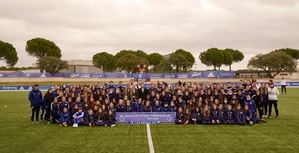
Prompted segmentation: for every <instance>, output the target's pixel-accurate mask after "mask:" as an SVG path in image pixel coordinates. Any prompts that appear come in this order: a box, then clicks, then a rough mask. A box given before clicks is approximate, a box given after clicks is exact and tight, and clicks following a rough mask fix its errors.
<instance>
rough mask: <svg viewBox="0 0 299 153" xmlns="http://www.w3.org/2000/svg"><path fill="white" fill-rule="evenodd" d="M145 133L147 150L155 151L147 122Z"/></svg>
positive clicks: (152, 152)
mask: <svg viewBox="0 0 299 153" xmlns="http://www.w3.org/2000/svg"><path fill="white" fill-rule="evenodd" d="M146 133H147V141H148V147H149V152H150V153H155V150H154V144H153V139H152V133H151V128H150V125H149V124H146Z"/></svg>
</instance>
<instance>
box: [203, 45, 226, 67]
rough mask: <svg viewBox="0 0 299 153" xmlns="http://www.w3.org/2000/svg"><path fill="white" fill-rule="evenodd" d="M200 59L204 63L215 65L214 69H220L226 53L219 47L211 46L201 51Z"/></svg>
mask: <svg viewBox="0 0 299 153" xmlns="http://www.w3.org/2000/svg"><path fill="white" fill-rule="evenodd" d="M199 59H200V61H201V62H202V63H203V64H205V65H207V66H213V67H214V70H216V69H217V68H218V70H220V67H221V66H222V64H223V63H224V61H223V59H224V54H223V51H222V50H220V49H218V48H210V49H208V50H206V51H204V52H201V53H200V55H199Z"/></svg>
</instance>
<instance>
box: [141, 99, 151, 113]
mask: <svg viewBox="0 0 299 153" xmlns="http://www.w3.org/2000/svg"><path fill="white" fill-rule="evenodd" d="M152 110H153V109H152V106H151V103H150V101H146V103H145V106H144V107H143V111H144V112H152Z"/></svg>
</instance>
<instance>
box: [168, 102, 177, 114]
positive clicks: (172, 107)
mask: <svg viewBox="0 0 299 153" xmlns="http://www.w3.org/2000/svg"><path fill="white" fill-rule="evenodd" d="M169 111H170V112H177V107H176V105H175V103H174V102H173V101H171V102H170V106H169Z"/></svg>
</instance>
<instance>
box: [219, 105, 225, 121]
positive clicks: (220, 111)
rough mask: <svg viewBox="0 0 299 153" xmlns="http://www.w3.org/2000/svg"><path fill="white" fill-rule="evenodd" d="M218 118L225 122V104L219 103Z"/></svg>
mask: <svg viewBox="0 0 299 153" xmlns="http://www.w3.org/2000/svg"><path fill="white" fill-rule="evenodd" d="M217 111H218V120H219V123H220V124H224V114H225V110H224V109H223V105H222V104H219V105H218V109H217Z"/></svg>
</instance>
